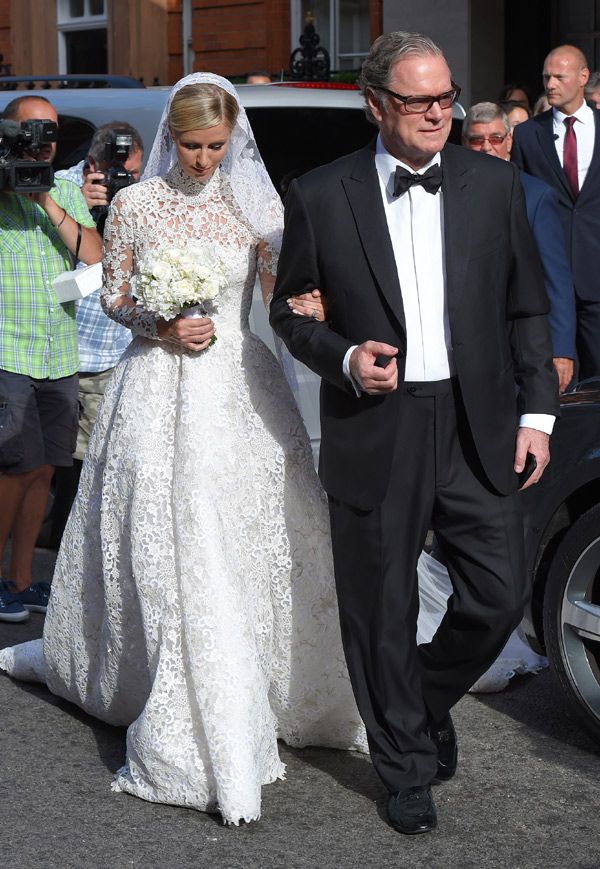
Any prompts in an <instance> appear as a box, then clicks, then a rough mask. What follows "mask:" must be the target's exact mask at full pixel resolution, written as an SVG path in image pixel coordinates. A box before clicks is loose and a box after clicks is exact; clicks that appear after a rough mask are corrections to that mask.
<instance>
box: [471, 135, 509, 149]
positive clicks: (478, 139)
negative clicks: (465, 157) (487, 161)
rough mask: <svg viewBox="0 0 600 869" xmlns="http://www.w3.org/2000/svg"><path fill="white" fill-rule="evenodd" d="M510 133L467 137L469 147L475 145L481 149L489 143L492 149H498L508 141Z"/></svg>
mask: <svg viewBox="0 0 600 869" xmlns="http://www.w3.org/2000/svg"><path fill="white" fill-rule="evenodd" d="M507 136H508V133H505V134H504V135H501V134H500V133H492V134H491V135H490V136H467V142H468V143H469V145H474V146H475V147H476V148H481V146H482V145H483V143H484V142H486V141H487V142H489V143H490V145H491V146H492V148H496V147H498V145H501V144H502V142H503V141H504V140H505V139H506V137H507Z"/></svg>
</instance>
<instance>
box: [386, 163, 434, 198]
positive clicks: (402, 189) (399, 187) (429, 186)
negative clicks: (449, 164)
mask: <svg viewBox="0 0 600 869" xmlns="http://www.w3.org/2000/svg"><path fill="white" fill-rule="evenodd" d="M413 184H422V185H423V188H424V189H425V190H426V191H427V192H428V193H437V192H438V190H439V189H440V187H441V186H442V167H441V166H440V165H439V163H438V164H436V165H435V166H430V167H429V169H428V170H427V172H423V174H422V175H417V174H416V172H408V171H407V170H406V169H403V168H402V166H396V175H395V177H394V196H402V194H403V193H406V191H407V190H408V188H409V187H412V186H413Z"/></svg>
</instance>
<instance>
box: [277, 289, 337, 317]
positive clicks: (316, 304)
mask: <svg viewBox="0 0 600 869" xmlns="http://www.w3.org/2000/svg"><path fill="white" fill-rule="evenodd" d="M287 303H288V308H290V310H291V311H293V313H294V314H299V315H300V316H301V317H312V318H313V319H314V320H319V321H321V322H322V321H323V320H326V319H327V300H326V298H325V296H324V295H323V293H321V290H319V289H314V290H312V291H311V292H310V293H302V295H299V296H290V298H289V299H288V300H287Z"/></svg>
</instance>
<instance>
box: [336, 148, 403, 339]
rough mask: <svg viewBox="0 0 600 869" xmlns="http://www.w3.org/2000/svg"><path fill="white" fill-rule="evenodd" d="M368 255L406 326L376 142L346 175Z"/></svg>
mask: <svg viewBox="0 0 600 869" xmlns="http://www.w3.org/2000/svg"><path fill="white" fill-rule="evenodd" d="M342 184H343V186H344V190H345V192H346V196H347V197H348V203H349V205H350V208H351V210H352V214H353V216H354V220H355V223H356V227H357V230H358V234H359V236H360V240H361V243H362V246H363V250H364V253H365V256H366V258H367V260H368V262H369V265H370V267H371V271H372V272H373V274H374V275H375V280H376V281H377V284H378V285H379V288H380V289H381V292H382V293H383V295H384V296H385V298H386V301H387V302H388V304H389V306H390V308H391V309H392V311H393V313H394V315H395V316H396V318H397V319H398V321H399V322H400V324H401V325H402V327H403V328H404V329H406V323H405V319H404V309H403V306H402V294H401V292H400V283H399V281H398V270H397V268H396V260H395V259H394V250H393V248H392V242H391V239H390V233H389V229H388V225H387V220H386V216H385V209H384V207H383V201H382V199H381V188H380V186H379V178H378V175H377V169H376V168H375V149H374V146H368V147H366V148H363V149H362V151H360V152H359V153H358V155H357V160H356V163H355V166H354V168H353V171H352V172H351V174H350V175H347V176H345V177H343V178H342Z"/></svg>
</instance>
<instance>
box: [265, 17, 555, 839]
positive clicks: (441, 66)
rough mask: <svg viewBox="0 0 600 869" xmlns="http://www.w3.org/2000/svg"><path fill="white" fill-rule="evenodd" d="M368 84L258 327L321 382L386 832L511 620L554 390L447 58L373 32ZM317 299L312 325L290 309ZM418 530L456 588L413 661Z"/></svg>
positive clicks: (524, 246) (304, 194) (501, 210)
mask: <svg viewBox="0 0 600 869" xmlns="http://www.w3.org/2000/svg"><path fill="white" fill-rule="evenodd" d="M361 86H362V91H363V94H364V97H365V102H366V110H367V113H368V116H369V118H370V119H371V120H372V121H373V122H374V123H375V124H376V126H377V127H378V128H379V135H378V136H377V139H376V141H374V142H373V143H372V144H371V145H370V146H368V147H366V148H364V149H361V150H360V151H358V152H356V153H354V154H351V155H349V156H347V157H343V158H341V159H340V160H337V161H336V162H334V163H332V164H330V165H328V166H325V167H321V168H319V169H316V170H314V171H313V172H310V173H308V174H307V175H305V176H303V177H302V178H300V179H298V180H297V181H294V182H293V183H292V185H291V186H290V189H289V191H288V195H287V200H286V227H285V233H284V239H283V248H282V252H281V257H280V261H279V269H278V277H277V284H276V288H275V295H274V299H273V302H272V305H271V323H272V325H273V328H274V329H275V331H276V332H277V333H278V334H279V335H281V337H282V338H283V340H284V341H285V342H286V344H287V346H288V347H289V349H290V351H291V352H292V353H293V354H294V355H295V356H297V357H298V358H299V359H301V360H302V361H303V362H304V363H306V364H307V365H308V366H309V367H310V368H312V369H313V370H314V371H315V372H316V373H317V374H319V375H320V376H321V378H322V388H321V390H322V391H321V455H320V474H321V479H322V481H323V485H324V487H325V489H326V491H327V493H328V496H329V505H330V516H331V529H332V541H333V550H334V561H335V573H336V585H337V589H338V600H339V608H340V620H341V627H342V637H343V641H344V647H345V651H346V657H347V661H348V668H349V671H350V677H351V679H352V684H353V688H354V692H355V696H356V699H357V703H358V706H359V709H360V712H361V715H362V718H363V720H364V722H365V725H366V728H367V733H368V738H369V746H370V751H371V757H372V760H373V763H374V766H375V768H376V770H377V772H378V774H379V776H380V777H381V779H382V781H383V782H384V784H385V786H386V787H387V788H388V790H389V792H390V796H389V801H388V813H389V817H390V820H391V823H392V825H393V826H394V827H395V828H396V829H397V830H399V831H401V832H403V833H422V832H426V831H429V830H431V829H433V828H434V827H435V826H436V823H437V817H436V809H435V805H434V802H433V798H432V795H431V788H430V784H431V782H432V780H433V779H434V778H436V777H438V778H439V779H448V778H450V777H451V776H452V775H453V774H454V771H455V768H456V736H455V732H454V728H453V726H452V721H451V718H450V715H449V710H450V708H451V707H452V705H453V704H454V703H456V701H457V700H458V699H459V698H460V697H461V696H462V695H463V694H464V692H465V691H466V690H468V688H469V687H470V685H472V684H473V682H474V681H475V680H476V679H477V678H478V676H479V675H481V673H483V672H484V671H485V669H486V668H487V667H488V666H489V664H490V663H491V662H492V661H493V660H494V658H495V657H496V655H497V654H498V652H499V651H500V649H501V648H502V645H503V643H504V642H505V640H506V638H507V637H508V635H509V634H510V632H511V630H512V629H513V628H514V627H515V626H516V625H517V624H518V622H519V621H520V619H521V614H522V609H523V604H524V601H525V600H526V598H527V594H528V589H527V583H526V577H525V569H524V564H523V552H522V549H523V530H522V521H521V515H520V507H519V502H518V496H517V487H518V483H519V477H518V475H519V473H520V472H522V471H523V469H524V467H525V464H526V458H527V454H528V453H529V454H530V455H531V456H532V457H535V460H536V462H537V467H536V469H535V470H534V471H533V473H532V474H531V476H530V477H529V480H528V484H532V483H535V482H537V480H538V479H539V478H540V476H541V474H542V472H543V470H544V467H545V466H546V464H547V462H548V460H549V451H548V432H549V431H550V430H551V427H552V423H553V415H554V414H555V413H556V407H557V395H558V390H557V382H556V375H555V372H554V370H553V366H552V349H551V344H550V338H549V333H548V325H547V318H546V313H547V310H548V301H547V298H546V294H545V290H544V282H543V275H542V271H541V266H540V262H539V258H538V254H537V251H536V248H535V244H534V242H533V239H532V237H531V233H530V230H529V226H528V223H527V216H526V214H525V207H524V204H523V195H522V190H521V185H520V183H519V180H518V173H517V172H516V170H515V168H514V167H513V166H512V165H511V164H509V163H505V162H503V161H501V160H488V159H487V157H485V156H484V155H482V154H476V153H474V152H471V151H469V150H467V149H465V148H461V147H456V146H452V145H446V140H447V138H448V134H449V132H450V126H451V118H452V104H453V102H454V101H455V99H456V97H457V96H458V93H459V89H458V87H457V86H456V85H455V84H454V83H453V82H452V81H451V78H450V71H449V69H448V65H447V63H446V60H445V59H444V56H443V54H442V52H441V50H440V49H439V48H438V46H436V45H435V43H433V42H432V41H431V40H430V39H428V38H427V37H424V36H421V35H420V34H410V33H403V32H399V33H392V34H388V35H385V36H382V37H380V38H379V39H378V40H377V41H376V42H375V43H374V45H373V47H372V49H371V52H370V54H369V57H368V58H367V60H366V61H365V63H364V65H363V71H362V78H361ZM316 287H318V288H320V289H321V290H322V291H323V292H324V293H325V294H326V296H327V303H328V322H327V323H322V322H318V321H317V320H316V319H311V318H304V317H297V316H295V315H294V313H293V312H292V311H291V310H290V308H289V306H288V304H287V301H288V299H289V297H290V296H291V295H298V294H301V293H305V292H309V291H311V290H313V289H314V288H316ZM515 383H516V384H517V385H518V397H516V396H517V390H516V389H515ZM430 527H433V528H434V529H435V531H436V535H437V537H438V539H439V541H440V542H441V545H442V546H443V548H444V550H445V553H446V555H447V559H448V568H449V572H450V576H451V579H452V582H453V586H454V594H453V596H452V597H451V599H450V601H449V606H448V612H447V615H446V616H445V618H444V620H443V622H442V624H441V626H440V628H439V630H438V632H437V633H436V635H435V637H434V639H433V640H432V642H431V643H429V644H427V645H424V646H420V647H419V649H418V650H417V646H416V618H417V610H418V595H417V581H416V563H417V558H418V555H419V553H420V551H421V548H422V546H423V543H424V541H425V536H426V533H427V529H428V528H430Z"/></svg>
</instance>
